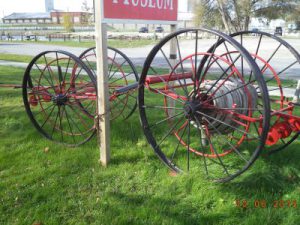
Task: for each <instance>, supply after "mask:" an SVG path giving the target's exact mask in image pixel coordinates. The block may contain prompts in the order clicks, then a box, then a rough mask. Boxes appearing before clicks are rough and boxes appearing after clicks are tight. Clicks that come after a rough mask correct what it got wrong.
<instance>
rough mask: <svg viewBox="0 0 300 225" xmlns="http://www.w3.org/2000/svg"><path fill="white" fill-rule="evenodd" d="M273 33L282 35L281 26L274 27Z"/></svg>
mask: <svg viewBox="0 0 300 225" xmlns="http://www.w3.org/2000/svg"><path fill="white" fill-rule="evenodd" d="M274 35H278V36H282V27H276V28H275V31H274Z"/></svg>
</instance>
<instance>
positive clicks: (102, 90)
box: [95, 0, 110, 166]
mask: <svg viewBox="0 0 300 225" xmlns="http://www.w3.org/2000/svg"><path fill="white" fill-rule="evenodd" d="M102 13H103V10H102V4H101V0H95V30H96V35H95V36H96V55H97V90H98V98H97V105H98V138H99V143H100V162H101V164H102V165H103V166H107V164H108V162H109V160H110V132H109V129H110V124H109V92H108V76H107V74H108V66H107V41H106V39H107V31H106V24H105V23H103V22H102V18H103V15H102Z"/></svg>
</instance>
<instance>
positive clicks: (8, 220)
mask: <svg viewBox="0 0 300 225" xmlns="http://www.w3.org/2000/svg"><path fill="white" fill-rule="evenodd" d="M23 72H24V71H23V69H19V68H10V67H3V66H2V67H0V83H16V84H20V83H21V80H22V76H23ZM0 112H1V113H0V124H1V126H0V224H105V225H106V224H228V225H232V224H247V225H248V224H255V225H258V224H262V223H263V224H265V225H267V224H270V225H276V224H284V225H294V224H298V223H299V221H300V213H299V212H300V210H299V204H300V197H299V196H300V186H299V184H300V165H299V161H300V152H299V147H300V144H299V142H297V143H294V144H293V145H292V146H290V147H289V148H288V149H287V150H285V151H283V152H280V153H278V154H275V155H272V156H261V157H260V158H259V159H258V160H257V161H256V162H255V165H254V166H253V167H251V168H250V170H248V171H247V172H246V173H244V174H243V175H242V176H240V177H239V178H238V179H235V180H234V181H232V182H229V183H225V184H219V183H212V182H210V181H208V180H206V179H205V178H203V177H201V176H199V174H197V173H192V172H191V173H186V174H181V175H177V176H170V173H169V172H170V171H169V170H168V169H167V168H166V167H165V166H164V165H163V164H162V163H161V162H160V161H159V160H158V158H157V157H156V156H155V154H154V153H153V151H152V149H151V148H150V147H149V145H148V144H147V142H146V140H145V138H144V136H143V133H142V129H141V128H140V122H139V118H138V114H137V112H136V113H135V114H133V116H132V117H131V118H130V119H129V120H127V121H122V120H117V121H113V122H112V123H111V150H112V155H111V159H112V160H111V163H110V164H109V166H108V167H107V168H103V167H101V166H100V164H99V161H98V159H99V150H98V147H97V141H96V139H95V138H94V139H92V140H91V141H90V142H88V143H87V144H85V145H83V146H81V147H77V148H69V147H65V146H63V145H58V144H53V143H52V142H50V141H48V140H46V139H45V138H43V137H42V136H41V135H39V133H38V132H37V131H36V129H35V128H34V127H33V126H32V125H31V123H30V121H29V119H28V117H27V115H26V114H25V110H24V107H23V103H22V96H21V90H20V89H9V88H1V89H0ZM279 200H283V201H284V202H280V201H279ZM237 201H239V202H240V206H237V204H236V203H237ZM246 202H247V204H245V203H246ZM264 202H265V203H266V204H267V205H266V207H264ZM295 202H296V203H297V204H298V205H297V206H295V205H294V203H295ZM258 203H260V204H258ZM279 203H280V204H279ZM282 203H284V204H282ZM243 205H244V206H243Z"/></svg>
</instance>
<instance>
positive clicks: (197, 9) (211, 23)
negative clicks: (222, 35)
mask: <svg viewBox="0 0 300 225" xmlns="http://www.w3.org/2000/svg"><path fill="white" fill-rule="evenodd" d="M193 8H194V18H193V20H194V24H195V25H196V26H206V27H215V28H219V29H223V28H224V25H223V23H222V20H221V18H220V16H219V12H218V10H217V8H215V7H214V4H213V1H211V0H199V1H198V2H197V3H196V4H195V5H194V7H193Z"/></svg>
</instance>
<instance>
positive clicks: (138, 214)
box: [105, 192, 229, 224]
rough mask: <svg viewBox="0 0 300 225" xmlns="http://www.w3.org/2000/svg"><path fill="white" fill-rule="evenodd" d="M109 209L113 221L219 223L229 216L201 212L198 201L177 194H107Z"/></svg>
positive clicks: (137, 222) (125, 222) (136, 222)
mask: <svg viewBox="0 0 300 225" xmlns="http://www.w3.org/2000/svg"><path fill="white" fill-rule="evenodd" d="M105 198H108V199H110V202H111V203H114V202H115V203H117V204H110V205H108V207H107V209H106V212H107V214H106V215H107V216H108V218H107V219H108V221H109V222H110V223H111V224H116V223H118V224H216V223H218V222H221V221H222V220H223V219H224V218H226V217H228V216H229V215H226V214H225V213H224V214H220V213H214V214H207V213H204V212H203V213H201V212H200V210H199V208H198V206H197V205H195V204H190V205H189V204H187V202H186V201H184V200H182V199H180V198H178V197H177V196H174V197H171V196H168V197H162V196H159V197H158V196H153V195H150V194H136V193H131V194H130V193H129V194H128V193H120V192H111V193H107V195H106V196H105Z"/></svg>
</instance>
